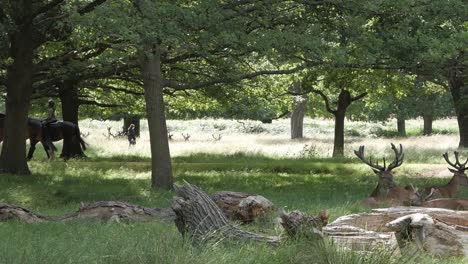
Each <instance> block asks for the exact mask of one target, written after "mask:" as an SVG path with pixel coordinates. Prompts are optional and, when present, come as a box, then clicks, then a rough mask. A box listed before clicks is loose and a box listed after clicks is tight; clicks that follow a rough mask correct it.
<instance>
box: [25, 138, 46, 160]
mask: <svg viewBox="0 0 468 264" xmlns="http://www.w3.org/2000/svg"><path fill="white" fill-rule="evenodd" d="M29 141H30V144H31V146H30V147H29V151H28V157H27V158H28V160H31V159H32V157H33V154H34V150H36V144H37V142H38V141H37V140H32V139H30V140H29ZM46 152H47V150H46ZM47 155H49V154H47Z"/></svg>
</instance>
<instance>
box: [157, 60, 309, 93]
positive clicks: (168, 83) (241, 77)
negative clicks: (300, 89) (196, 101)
mask: <svg viewBox="0 0 468 264" xmlns="http://www.w3.org/2000/svg"><path fill="white" fill-rule="evenodd" d="M305 67H306V65H305V64H302V65H299V66H297V67H294V68H292V69H286V70H263V71H256V72H251V73H246V74H242V75H239V76H236V77H233V78H219V79H213V80H208V81H204V82H199V83H194V84H179V83H176V82H173V81H170V80H164V86H166V87H169V88H173V89H176V90H195V89H200V88H204V87H207V86H211V85H215V84H221V83H231V82H234V81H240V80H245V79H253V78H255V77H258V76H260V75H276V74H290V73H294V72H297V71H300V70H302V69H304V68H305Z"/></svg>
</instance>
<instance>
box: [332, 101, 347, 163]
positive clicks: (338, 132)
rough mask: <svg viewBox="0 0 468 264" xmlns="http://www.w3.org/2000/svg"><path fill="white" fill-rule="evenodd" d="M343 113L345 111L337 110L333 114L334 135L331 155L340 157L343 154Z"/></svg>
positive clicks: (344, 113)
mask: <svg viewBox="0 0 468 264" xmlns="http://www.w3.org/2000/svg"><path fill="white" fill-rule="evenodd" d="M345 111H346V110H345ZM345 115H346V112H343V111H337V112H336V114H335V137H334V139H333V157H340V156H343V154H344V123H345Z"/></svg>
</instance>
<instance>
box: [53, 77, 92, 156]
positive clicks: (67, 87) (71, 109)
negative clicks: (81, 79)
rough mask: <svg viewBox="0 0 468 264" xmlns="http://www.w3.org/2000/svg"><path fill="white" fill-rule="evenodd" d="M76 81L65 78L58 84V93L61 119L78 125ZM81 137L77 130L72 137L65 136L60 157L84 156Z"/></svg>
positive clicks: (78, 105) (78, 104)
mask: <svg viewBox="0 0 468 264" xmlns="http://www.w3.org/2000/svg"><path fill="white" fill-rule="evenodd" d="M76 85H77V82H76V81H72V80H65V81H63V82H62V84H61V85H60V87H59V88H60V90H59V95H60V101H61V103H62V118H63V121H68V122H72V123H74V124H75V125H77V126H78V110H79V107H80V101H79V98H78V88H77V86H76ZM78 137H81V135H80V134H79V132H78V131H77V132H76V134H75V133H74V134H73V136H72V137H65V138H64V139H63V148H62V154H61V155H60V157H61V158H64V159H70V158H85V157H86V155H85V154H84V152H83V149H82V148H81V145H80V139H79V138H78Z"/></svg>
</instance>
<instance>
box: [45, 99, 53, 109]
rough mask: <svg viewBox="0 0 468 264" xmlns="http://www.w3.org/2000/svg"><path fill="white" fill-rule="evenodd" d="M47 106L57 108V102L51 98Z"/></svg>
mask: <svg viewBox="0 0 468 264" xmlns="http://www.w3.org/2000/svg"><path fill="white" fill-rule="evenodd" d="M47 106H48V107H49V108H55V102H54V100H53V99H52V98H49V101H47Z"/></svg>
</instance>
